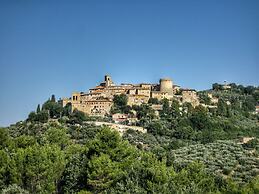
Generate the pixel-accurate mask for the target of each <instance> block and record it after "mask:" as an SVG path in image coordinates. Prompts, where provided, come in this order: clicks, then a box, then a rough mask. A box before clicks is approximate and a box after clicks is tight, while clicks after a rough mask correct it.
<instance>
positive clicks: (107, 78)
mask: <svg viewBox="0 0 259 194" xmlns="http://www.w3.org/2000/svg"><path fill="white" fill-rule="evenodd" d="M104 81H105V86H106V87H109V86H112V85H113V82H112V78H111V76H109V75H105V76H104Z"/></svg>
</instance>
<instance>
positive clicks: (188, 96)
mask: <svg viewBox="0 0 259 194" xmlns="http://www.w3.org/2000/svg"><path fill="white" fill-rule="evenodd" d="M185 102H188V103H191V104H192V106H194V107H195V106H198V105H199V104H200V102H199V98H198V95H197V92H196V91H195V90H193V89H182V103H185Z"/></svg>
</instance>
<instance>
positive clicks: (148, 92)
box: [137, 89, 150, 97]
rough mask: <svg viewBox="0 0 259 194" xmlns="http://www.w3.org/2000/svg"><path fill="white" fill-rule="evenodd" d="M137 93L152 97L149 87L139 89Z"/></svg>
mask: <svg viewBox="0 0 259 194" xmlns="http://www.w3.org/2000/svg"><path fill="white" fill-rule="evenodd" d="M137 94H138V95H143V96H147V97H150V90H149V89H137Z"/></svg>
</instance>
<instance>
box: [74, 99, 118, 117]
mask: <svg viewBox="0 0 259 194" xmlns="http://www.w3.org/2000/svg"><path fill="white" fill-rule="evenodd" d="M112 105H113V102H112V101H108V100H107V101H106V100H91V101H82V102H75V103H72V110H74V109H77V110H79V111H82V112H84V113H86V114H88V115H95V116H105V115H106V114H109V113H110V110H111V107H112Z"/></svg>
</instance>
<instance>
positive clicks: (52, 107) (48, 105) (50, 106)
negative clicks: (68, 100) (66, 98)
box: [42, 100, 63, 119]
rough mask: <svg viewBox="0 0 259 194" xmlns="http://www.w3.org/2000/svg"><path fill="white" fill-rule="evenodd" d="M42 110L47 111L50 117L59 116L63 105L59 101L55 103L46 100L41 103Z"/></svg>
mask: <svg viewBox="0 0 259 194" xmlns="http://www.w3.org/2000/svg"><path fill="white" fill-rule="evenodd" d="M42 110H47V111H49V116H50V118H54V119H55V118H59V117H60V116H61V113H62V110H63V107H62V105H61V104H59V103H56V102H54V101H52V100H48V101H46V102H45V103H44V104H43V105H42Z"/></svg>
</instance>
